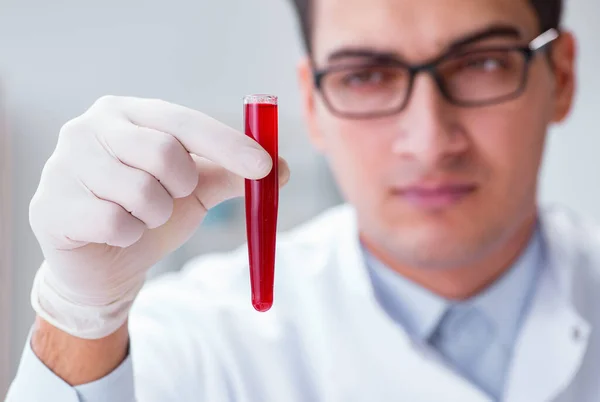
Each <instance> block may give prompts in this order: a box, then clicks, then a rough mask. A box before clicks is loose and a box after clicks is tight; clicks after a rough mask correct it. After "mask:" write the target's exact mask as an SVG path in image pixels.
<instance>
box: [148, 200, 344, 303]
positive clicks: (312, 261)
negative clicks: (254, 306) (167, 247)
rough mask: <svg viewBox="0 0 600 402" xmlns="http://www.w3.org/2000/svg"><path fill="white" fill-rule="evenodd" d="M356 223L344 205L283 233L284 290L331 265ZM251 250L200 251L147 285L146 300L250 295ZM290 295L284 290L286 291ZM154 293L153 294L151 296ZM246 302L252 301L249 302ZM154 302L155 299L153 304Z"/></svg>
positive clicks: (280, 278)
mask: <svg viewBox="0 0 600 402" xmlns="http://www.w3.org/2000/svg"><path fill="white" fill-rule="evenodd" d="M353 227H354V218H353V210H352V208H351V207H349V206H347V205H339V206H335V207H332V208H330V209H327V210H325V211H322V212H321V213H319V214H318V215H316V216H314V217H313V218H312V219H310V220H309V221H307V222H304V223H302V224H300V225H298V226H296V227H295V228H293V229H291V230H289V231H286V232H281V233H279V234H278V235H277V249H276V272H275V280H276V285H277V286H278V287H279V288H283V289H285V290H286V293H289V292H290V291H291V290H293V289H290V288H294V289H297V288H302V287H303V284H305V283H306V281H309V280H311V278H314V277H315V276H318V275H319V274H320V273H321V272H322V271H323V270H324V269H325V267H326V266H327V264H326V263H327V261H328V257H329V256H330V255H331V253H332V252H334V251H335V249H336V247H337V245H338V236H339V234H340V233H347V232H348V231H350V230H352V228H353ZM248 272H249V271H248V249H247V245H246V244H244V245H242V246H240V247H238V248H236V249H234V250H232V251H228V252H217V253H209V254H204V255H199V256H197V257H195V258H192V259H191V260H189V261H188V262H187V263H186V264H184V266H183V267H182V269H181V270H180V271H179V272H176V273H169V274H165V275H162V276H160V277H159V278H156V279H154V280H152V281H151V282H150V283H148V284H147V285H146V287H145V288H144V291H143V294H142V295H141V298H142V299H145V300H149V299H154V300H155V299H156V297H161V295H162V296H164V297H165V298H166V299H169V300H172V301H173V300H176V299H177V298H186V297H193V298H196V297H197V296H199V295H202V298H203V299H210V300H211V301H213V302H214V301H218V300H220V299H224V298H230V299H229V300H228V301H227V304H231V301H232V298H233V299H236V298H238V297H240V295H241V297H246V296H248V295H249V291H250V289H249V273H248ZM282 293H284V292H282ZM149 295H151V296H149ZM244 303H246V300H244ZM152 304H154V302H152Z"/></svg>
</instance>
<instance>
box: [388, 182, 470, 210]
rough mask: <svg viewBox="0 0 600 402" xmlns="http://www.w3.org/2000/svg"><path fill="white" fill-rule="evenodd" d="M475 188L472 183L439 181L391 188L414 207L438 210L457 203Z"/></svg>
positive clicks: (396, 194) (395, 194)
mask: <svg viewBox="0 0 600 402" xmlns="http://www.w3.org/2000/svg"><path fill="white" fill-rule="evenodd" d="M476 190H477V186H476V185H474V184H468V183H459V184H455V183H453V184H442V183H440V184H416V185H410V186H405V187H398V188H395V189H394V190H392V193H393V194H394V196H397V197H400V198H401V199H402V200H404V201H405V202H407V203H408V204H410V205H412V206H413V207H415V208H419V209H425V210H440V209H444V208H449V207H451V206H453V205H456V204H458V203H459V202H460V201H462V200H463V199H464V198H466V197H468V196H469V195H471V194H473V193H474V192H475V191H476Z"/></svg>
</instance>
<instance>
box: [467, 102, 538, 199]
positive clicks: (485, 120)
mask: <svg viewBox="0 0 600 402" xmlns="http://www.w3.org/2000/svg"><path fill="white" fill-rule="evenodd" d="M528 104H529V105H531V103H528V101H527V99H525V98H523V99H521V100H520V101H517V102H511V103H507V104H504V105H499V106H495V107H493V108H490V109H489V110H484V109H482V110H478V111H476V112H475V111H474V112H473V115H472V117H471V118H470V119H469V120H470V122H471V124H470V125H469V132H470V133H472V141H473V146H474V148H475V150H476V152H475V153H476V155H478V156H479V157H480V158H481V161H482V163H484V164H485V165H487V166H488V167H489V169H490V170H491V172H492V174H493V176H494V178H493V180H492V181H491V183H492V184H493V183H495V190H496V191H498V192H502V194H508V195H510V194H513V195H516V193H521V192H530V191H531V187H532V186H534V185H535V183H536V180H537V175H538V170H539V165H540V162H541V157H542V152H543V148H544V139H545V132H546V126H545V124H544V122H543V119H540V110H535V107H534V108H532V107H529V106H527V105H528ZM498 195H500V194H498Z"/></svg>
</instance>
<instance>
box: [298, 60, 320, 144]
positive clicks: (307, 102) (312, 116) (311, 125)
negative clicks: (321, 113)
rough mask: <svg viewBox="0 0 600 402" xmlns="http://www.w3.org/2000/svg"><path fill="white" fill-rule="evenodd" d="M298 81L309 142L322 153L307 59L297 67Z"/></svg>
mask: <svg viewBox="0 0 600 402" xmlns="http://www.w3.org/2000/svg"><path fill="white" fill-rule="evenodd" d="M298 81H299V84H300V91H301V96H302V108H303V111H304V118H305V120H306V123H307V126H308V134H309V139H310V142H311V143H312V144H313V146H314V147H315V148H316V149H317V151H319V152H321V153H323V152H324V150H325V141H324V138H323V134H322V131H321V129H320V128H319V125H318V124H317V113H316V107H315V101H316V100H315V97H316V89H315V85H314V80H313V71H312V64H311V62H310V59H309V58H308V57H305V58H304V59H302V61H300V63H299V65H298Z"/></svg>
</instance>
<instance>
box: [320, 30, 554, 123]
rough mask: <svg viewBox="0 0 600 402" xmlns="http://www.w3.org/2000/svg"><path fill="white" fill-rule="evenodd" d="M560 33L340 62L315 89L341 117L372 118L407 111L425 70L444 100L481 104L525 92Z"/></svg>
mask: <svg viewBox="0 0 600 402" xmlns="http://www.w3.org/2000/svg"><path fill="white" fill-rule="evenodd" d="M558 37H559V32H558V30H556V29H550V30H548V31H546V32H544V33H543V34H541V35H540V36H538V37H537V38H535V39H534V40H533V41H531V42H530V43H529V45H528V46H490V47H485V48H477V49H471V50H462V51H461V50H454V51H451V52H449V53H447V54H445V55H443V56H441V57H439V58H437V59H436V60H434V61H432V62H429V63H425V64H420V65H409V64H406V63H403V62H401V61H400V60H397V59H390V58H384V59H383V60H377V61H374V62H368V63H362V64H360V63H359V64H357V63H356V62H355V63H354V64H351V65H344V66H335V67H331V68H328V69H324V70H320V71H315V72H314V83H315V87H316V88H317V90H318V91H320V93H321V94H322V96H323V99H324V101H325V104H326V105H327V107H328V108H329V110H330V111H331V112H332V113H333V114H335V115H338V116H340V117H344V118H350V119H353V118H354V119H368V118H377V117H384V116H389V115H393V114H396V113H399V112H401V111H402V110H403V109H404V108H405V107H406V106H407V104H408V102H409V98H410V94H411V92H412V88H413V86H414V82H415V78H416V77H417V75H418V74H419V73H421V72H425V73H429V74H431V76H432V77H433V78H434V80H435V82H436V84H437V86H438V88H439V90H440V92H441V94H442V95H443V96H444V98H445V99H446V100H447V101H448V102H450V103H452V104H454V105H457V106H463V107H480V106H487V105H492V104H497V103H501V102H506V101H509V100H512V99H515V98H517V97H518V96H520V95H521V94H522V93H523V91H524V90H525V88H526V86H527V77H528V75H529V74H528V72H529V66H530V64H531V61H532V60H533V59H534V56H535V55H536V54H537V53H539V52H541V51H543V50H545V49H547V48H548V46H549V45H550V44H551V43H552V42H554V41H555V40H556V39H557V38H558Z"/></svg>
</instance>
